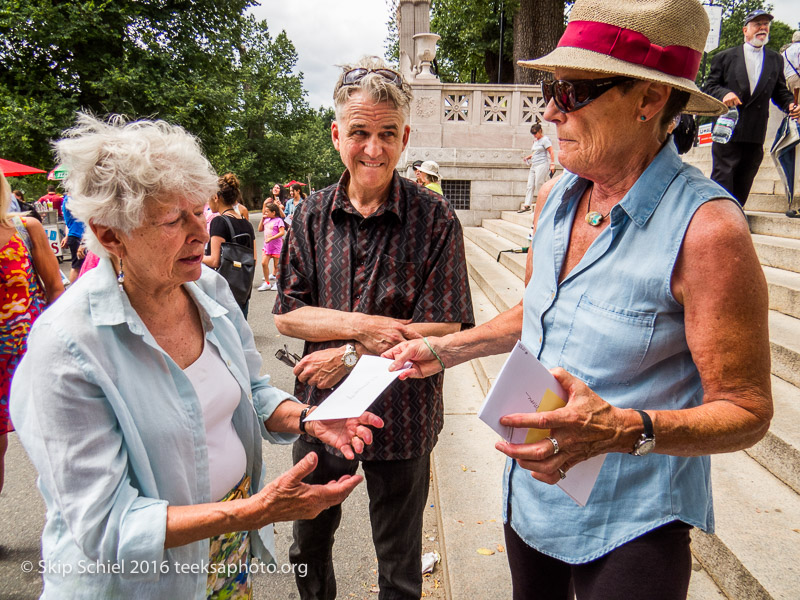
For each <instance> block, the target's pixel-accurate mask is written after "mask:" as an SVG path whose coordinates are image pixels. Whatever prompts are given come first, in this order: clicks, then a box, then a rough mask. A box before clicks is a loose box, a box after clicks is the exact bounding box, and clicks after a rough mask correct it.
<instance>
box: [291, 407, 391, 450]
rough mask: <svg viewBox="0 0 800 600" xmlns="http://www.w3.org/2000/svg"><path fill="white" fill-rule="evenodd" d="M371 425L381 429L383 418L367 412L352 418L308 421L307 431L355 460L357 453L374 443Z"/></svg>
mask: <svg viewBox="0 0 800 600" xmlns="http://www.w3.org/2000/svg"><path fill="white" fill-rule="evenodd" d="M370 427H375V428H376V429H380V428H381V427H383V419H381V418H380V417H379V416H377V415H374V414H372V413H371V412H365V413H363V414H362V415H361V416H360V417H352V418H350V419H332V420H329V421H328V420H326V421H308V422H307V423H306V431H307V432H308V433H309V434H310V435H312V436H314V437H315V438H317V439H318V440H319V441H321V442H324V443H326V444H328V446H333V447H334V448H336V449H337V450H338V451H339V452H341V453H342V454H344V457H345V458H346V459H348V460H353V459H354V458H355V457H356V456H355V455H356V454H361V453H362V452H363V451H364V448H365V447H366V446H367V445H368V444H371V443H372V430H371V429H370Z"/></svg>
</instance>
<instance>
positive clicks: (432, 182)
mask: <svg viewBox="0 0 800 600" xmlns="http://www.w3.org/2000/svg"><path fill="white" fill-rule="evenodd" d="M416 174H417V183H418V184H420V185H421V186H424V187H426V188H428V189H429V190H431V191H433V192H436V193H437V194H439V195H440V196H443V195H444V193H443V192H442V184H441V182H440V179H439V163H436V162H434V161H432V160H426V161H425V162H423V163H422V164H421V165H420V166H419V167H417V169H416Z"/></svg>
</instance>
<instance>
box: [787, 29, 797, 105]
mask: <svg viewBox="0 0 800 600" xmlns="http://www.w3.org/2000/svg"><path fill="white" fill-rule="evenodd" d="M783 65H784V66H783V76H784V77H786V87H788V88H789V91H790V92H793V93H794V90H796V89H800V30H798V31H795V32H794V33H793V34H792V43H791V44H790V45H789V47H788V48H786V50H784V51H783ZM795 98H796V96H795Z"/></svg>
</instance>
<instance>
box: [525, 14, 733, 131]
mask: <svg viewBox="0 0 800 600" xmlns="http://www.w3.org/2000/svg"><path fill="white" fill-rule="evenodd" d="M708 28H709V25H708V16H707V15H706V11H705V10H704V9H703V6H702V4H700V2H698V1H697V0H615V1H614V2H609V1H608V0H577V1H576V2H575V5H574V6H573V7H572V12H571V13H570V16H569V23H568V24H567V29H566V31H565V32H564V35H563V36H561V40H560V41H559V42H558V46H557V47H556V49H555V50H553V51H552V52H551V53H550V54H547V55H546V56H543V57H542V58H537V59H535V60H521V61H519V64H520V65H521V66H523V67H530V68H533V69H539V70H541V71H548V72H551V73H552V72H553V71H555V69H556V68H558V67H561V68H566V69H583V70H586V71H596V72H598V73H608V74H611V75H625V76H628V77H634V78H636V79H643V80H645V81H655V82H658V83H666V84H667V85H670V86H672V87H674V88H677V89H679V90H684V91H686V92H689V94H690V95H691V97H690V99H689V103H688V105H687V106H686V109H685V110H684V112H687V113H692V114H696V115H708V116H715V115H721V114H723V113H725V112H727V111H728V108H727V107H726V106H725V105H724V104H723V103H722V102H720V101H719V100H717V99H716V98H712V97H711V96H709V95H708V94H704V93H703V92H701V91H700V90H699V89H698V87H697V86H696V85H695V83H694V79H695V77H696V76H697V70H698V68H699V67H700V59H701V58H702V56H703V48H704V47H705V45H706V38H707V37H708Z"/></svg>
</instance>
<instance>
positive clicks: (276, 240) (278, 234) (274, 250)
mask: <svg viewBox="0 0 800 600" xmlns="http://www.w3.org/2000/svg"><path fill="white" fill-rule="evenodd" d="M278 214H279V209H278V206H277V204H275V203H274V202H268V203H267V204H266V205H264V213H263V217H262V218H261V223H260V224H259V226H258V230H259V231H263V232H264V256H263V257H262V258H261V268H262V269H263V270H264V283H262V284H261V285H260V286H259V287H258V291H259V292H265V291H267V290H277V289H278V283H277V281H276V282H275V283H272V281H273V280H276V279H277V278H278V259H279V258H280V256H281V248H282V247H283V236H284V235H286V226H285V225H284V223H283V219H281V218H280V217H279V216H278ZM270 259H272V260H273V261H274V263H273V264H274V267H273V270H272V271H273V272H272V275H270V274H269V261H270Z"/></svg>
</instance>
